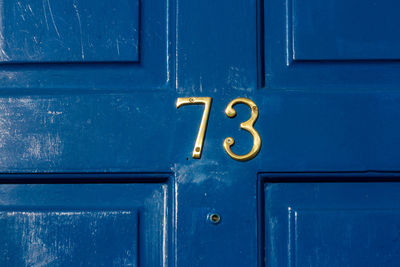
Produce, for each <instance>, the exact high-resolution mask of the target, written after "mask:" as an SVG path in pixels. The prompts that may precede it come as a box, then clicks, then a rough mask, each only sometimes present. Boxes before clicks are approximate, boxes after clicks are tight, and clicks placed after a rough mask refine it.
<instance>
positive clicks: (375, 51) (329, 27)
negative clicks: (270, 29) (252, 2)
mask: <svg viewBox="0 0 400 267" xmlns="http://www.w3.org/2000/svg"><path fill="white" fill-rule="evenodd" d="M288 5H289V8H291V9H292V13H291V14H292V17H289V18H288V19H289V20H291V23H292V34H293V36H292V37H293V44H292V49H293V60H357V59H358V60H378V59H391V60H394V59H399V58H400V54H399V52H398V49H397V47H398V46H399V45H400V38H399V36H398V34H396V32H397V27H398V25H399V23H400V19H399V17H398V15H397V12H396V10H397V9H398V8H399V6H398V5H399V3H398V2H397V1H392V0H383V1H379V2H377V1H374V0H365V1H354V0H353V1H346V0H328V1H324V2H322V1H318V0H293V1H292V4H291V6H290V1H288Z"/></svg>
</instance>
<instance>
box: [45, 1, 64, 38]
mask: <svg viewBox="0 0 400 267" xmlns="http://www.w3.org/2000/svg"><path fill="white" fill-rule="evenodd" d="M47 5H48V7H49V11H50V17H51V21H52V22H53V26H54V29H55V30H56V33H57V35H58V37H59V38H60V37H61V36H60V33H59V32H58V28H57V25H56V21H55V20H54V16H53V11H52V10H51V6H50V0H47Z"/></svg>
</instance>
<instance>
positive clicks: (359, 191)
mask: <svg viewBox="0 0 400 267" xmlns="http://www.w3.org/2000/svg"><path fill="white" fill-rule="evenodd" d="M385 176H386V175H385V174H383V176H381V177H379V175H376V176H375V177H373V179H375V180H376V181H379V180H382V179H385ZM289 177H291V178H290V182H289V181H287V180H286V182H285V179H284V178H285V176H284V174H283V175H281V176H280V177H279V176H275V178H274V179H273V181H272V182H271V180H269V179H266V180H264V182H263V183H262V190H263V196H264V200H263V203H262V212H263V214H264V216H265V217H264V223H265V229H264V230H265V231H263V232H264V237H263V238H265V243H264V244H265V254H264V255H265V257H264V260H263V261H264V263H265V266H339V265H340V266H366V265H368V266H371V265H373V266H383V265H385V266H397V265H398V262H399V260H400V253H399V248H400V242H399V240H398V237H399V223H400V198H399V195H398V193H397V192H398V190H399V187H400V184H399V183H398V182H390V181H388V182H362V181H363V180H370V179H371V176H368V175H367V176H364V177H362V174H360V175H358V176H357V181H355V180H354V176H351V175H350V176H347V177H345V176H341V177H336V178H334V179H332V177H331V179H330V181H334V180H336V181H337V182H329V181H328V182H327V181H325V182H323V179H324V178H323V175H321V174H320V175H319V176H318V177H320V178H317V179H321V180H320V181H321V182H316V181H315V180H316V176H315V174H314V175H313V174H311V175H310V177H308V178H307V175H303V177H305V178H303V179H300V180H303V182H297V181H296V178H295V176H289ZM286 178H287V177H286ZM310 178H311V182H310V181H309V182H307V180H310ZM386 178H387V177H386ZM280 179H282V181H281V182H279V180H280ZM325 179H326V178H325ZM312 180H314V181H312ZM346 180H350V181H353V182H346Z"/></svg>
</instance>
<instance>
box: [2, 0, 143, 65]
mask: <svg viewBox="0 0 400 267" xmlns="http://www.w3.org/2000/svg"><path fill="white" fill-rule="evenodd" d="M1 12H2V13H1V17H2V24H1V26H2V28H1V35H0V36H1V37H0V40H1V44H2V45H1V48H0V51H1V52H0V53H1V55H0V61H2V62H9V63H17V62H30V63H34V62H35V63H38V62H52V63H55V62H90V61H103V62H104V61H111V62H115V61H137V60H138V59H139V54H138V49H139V34H138V32H139V1H127V0H117V1H113V2H110V1H96V2H91V1H77V0H69V1H62V2H59V1H51V0H48V1H47V0H46V1H41V0H35V1H28V0H25V1H5V2H4V3H2V6H1ZM21 44H22V45H21Z"/></svg>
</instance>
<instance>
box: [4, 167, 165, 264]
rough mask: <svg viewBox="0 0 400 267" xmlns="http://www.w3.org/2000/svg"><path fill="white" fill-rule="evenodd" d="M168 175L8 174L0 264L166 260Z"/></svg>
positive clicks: (125, 262)
mask: <svg viewBox="0 0 400 267" xmlns="http://www.w3.org/2000/svg"><path fill="white" fill-rule="evenodd" d="M28 177H29V178H31V179H30V181H29V182H27V181H21V179H22V178H28ZM35 177H36V178H35ZM167 177H168V176H167V175H162V174H157V175H147V176H146V175H144V176H143V175H139V174H136V175H128V174H124V175H122V174H120V175H118V174H115V175H103V176H102V175H101V174H92V175H85V174H79V175H55V174H51V175H47V177H46V176H45V175H44V176H43V175H42V176H41V177H40V175H38V176H35V175H30V176H29V175H21V176H20V177H19V178H18V179H16V176H12V177H9V179H8V182H7V183H8V184H2V185H1V186H0V205H1V206H0V209H1V211H0V225H1V230H0V232H1V235H0V255H1V257H0V265H1V266H34V265H43V266H71V265H73V266H163V264H164V265H165V264H166V262H167V257H166V255H167V254H168V249H167V246H170V245H168V243H167V242H168V240H170V230H169V229H171V225H170V221H171V217H170V216H171V215H170V214H169V213H168V210H169V206H170V203H169V202H168V195H170V185H169V184H168V183H166V182H167V180H166V179H167ZM3 178H4V177H3ZM32 178H34V180H32ZM10 179H11V180H10ZM105 179H106V180H105ZM140 179H141V180H142V182H140V181H139V180H140ZM88 180H90V181H92V182H95V183H90V182H89V183H88ZM143 180H151V181H152V182H145V181H143ZM84 181H86V183H84ZM118 181H119V182H118ZM10 182H12V184H10ZM133 182H134V183H133ZM3 183H4V180H3Z"/></svg>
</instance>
